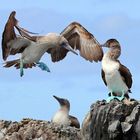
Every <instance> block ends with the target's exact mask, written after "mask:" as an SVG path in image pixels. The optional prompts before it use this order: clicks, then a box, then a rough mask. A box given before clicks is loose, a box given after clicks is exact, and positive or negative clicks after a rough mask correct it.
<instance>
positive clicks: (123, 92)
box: [101, 39, 132, 102]
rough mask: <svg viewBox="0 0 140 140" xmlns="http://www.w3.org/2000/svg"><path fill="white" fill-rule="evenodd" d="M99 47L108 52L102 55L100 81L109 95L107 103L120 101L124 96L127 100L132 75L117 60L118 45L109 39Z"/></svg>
mask: <svg viewBox="0 0 140 140" xmlns="http://www.w3.org/2000/svg"><path fill="white" fill-rule="evenodd" d="M101 46H102V47H107V48H109V51H108V52H107V53H105V54H104V56H103V59H102V79H103V81H104V83H105V85H106V86H107V87H108V89H109V92H110V93H111V96H109V97H108V99H107V102H109V101H110V100H112V99H114V98H117V99H119V100H120V101H121V100H122V99H124V96H126V97H127V98H129V96H128V93H130V92H131V90H130V88H131V86H132V75H131V73H130V71H129V69H128V68H127V67H125V66H124V65H122V64H121V63H120V61H119V60H118V58H119V56H120V54H121V46H120V43H119V42H118V41H117V40H116V39H109V40H107V41H106V43H105V44H103V45H101Z"/></svg>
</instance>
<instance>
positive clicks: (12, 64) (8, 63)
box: [4, 59, 36, 69]
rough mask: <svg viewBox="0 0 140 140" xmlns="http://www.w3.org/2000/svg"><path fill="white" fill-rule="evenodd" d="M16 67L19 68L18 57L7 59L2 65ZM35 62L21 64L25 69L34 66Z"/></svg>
mask: <svg viewBox="0 0 140 140" xmlns="http://www.w3.org/2000/svg"><path fill="white" fill-rule="evenodd" d="M12 66H14V67H16V68H17V69H19V68H20V59H16V60H12V61H7V62H6V63H4V67H5V68H9V67H12ZM35 66H36V64H35V63H30V64H23V68H25V69H27V68H32V67H35Z"/></svg>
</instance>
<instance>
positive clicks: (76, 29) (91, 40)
mask: <svg viewBox="0 0 140 140" xmlns="http://www.w3.org/2000/svg"><path fill="white" fill-rule="evenodd" d="M61 35H63V36H64V37H65V38H66V39H67V40H68V42H69V44H70V45H71V47H72V48H73V49H77V50H79V51H80V55H81V56H82V57H84V58H85V59H86V60H89V61H91V62H92V61H95V62H97V61H101V60H102V57H103V50H102V48H101V47H100V45H99V43H98V42H97V40H96V39H95V37H94V36H93V35H92V34H91V33H89V32H88V31H87V30H86V29H85V28H84V27H83V26H82V25H80V24H79V23H77V22H73V23H71V24H70V25H68V26H67V27H66V28H65V29H64V30H63V31H62V32H61ZM48 52H49V53H51V56H52V61H53V62H56V61H59V60H62V59H63V58H64V57H65V56H66V54H67V52H68V51H67V50H66V49H64V48H59V47H57V48H55V49H51V50H49V51H48Z"/></svg>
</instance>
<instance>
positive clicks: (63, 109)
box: [59, 106, 69, 114]
mask: <svg viewBox="0 0 140 140" xmlns="http://www.w3.org/2000/svg"><path fill="white" fill-rule="evenodd" d="M59 111H62V112H65V113H67V114H69V109H68V108H67V107H65V106H62V107H61V108H60V109H59Z"/></svg>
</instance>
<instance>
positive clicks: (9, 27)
mask: <svg viewBox="0 0 140 140" xmlns="http://www.w3.org/2000/svg"><path fill="white" fill-rule="evenodd" d="M15 14H16V12H15V11H13V12H12V13H11V14H10V16H9V19H8V21H7V23H6V25H5V29H4V31H3V34H2V56H3V59H4V60H6V59H7V57H8V55H9V54H10V49H9V46H8V44H7V42H9V41H11V40H14V39H15V38H16V34H15V31H14V26H15V25H16V24H17V20H16V19H15ZM9 31H10V33H9Z"/></svg>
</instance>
